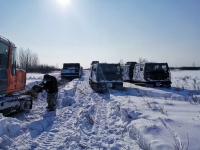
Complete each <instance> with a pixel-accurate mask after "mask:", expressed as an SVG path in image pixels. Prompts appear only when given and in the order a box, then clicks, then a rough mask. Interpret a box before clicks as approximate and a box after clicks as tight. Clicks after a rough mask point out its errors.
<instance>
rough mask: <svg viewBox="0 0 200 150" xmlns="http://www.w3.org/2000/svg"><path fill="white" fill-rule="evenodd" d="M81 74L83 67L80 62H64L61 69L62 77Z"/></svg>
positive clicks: (73, 76)
mask: <svg viewBox="0 0 200 150" xmlns="http://www.w3.org/2000/svg"><path fill="white" fill-rule="evenodd" d="M82 74H83V68H82V67H81V66H80V63H64V64H63V68H62V70H61V78H62V79H74V78H80V77H81V76H82Z"/></svg>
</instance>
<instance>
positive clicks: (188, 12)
mask: <svg viewBox="0 0 200 150" xmlns="http://www.w3.org/2000/svg"><path fill="white" fill-rule="evenodd" d="M68 1H69V3H68V4H67V5H65V6H64V5H60V3H59V2H58V0H0V10H1V13H0V35H1V36H4V37H6V38H8V39H10V40H11V41H13V42H14V43H15V45H16V46H17V47H18V48H20V47H23V48H25V49H27V48H29V49H30V50H31V51H32V52H34V53H37V54H38V56H39V59H40V63H42V64H49V65H55V66H56V65H57V66H58V67H60V68H61V67H62V64H63V63H65V62H66V63H68V62H80V63H81V65H82V66H83V67H84V68H87V67H89V65H90V63H91V61H93V60H99V61H100V62H108V63H118V62H119V61H120V60H123V61H124V62H127V61H138V60H139V58H144V59H147V60H148V61H153V62H168V64H169V66H192V65H193V63H194V64H195V65H196V66H200V1H199V0H165V1H163V0H151V1H150V0H68Z"/></svg>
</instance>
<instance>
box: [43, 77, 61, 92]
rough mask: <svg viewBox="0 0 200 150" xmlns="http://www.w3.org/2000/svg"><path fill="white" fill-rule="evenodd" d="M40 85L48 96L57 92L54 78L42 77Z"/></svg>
mask: <svg viewBox="0 0 200 150" xmlns="http://www.w3.org/2000/svg"><path fill="white" fill-rule="evenodd" d="M45 81H46V83H45ZM41 85H42V86H43V89H44V90H46V91H47V93H49V94H52V93H57V92H58V84H57V79H56V78H55V77H54V76H50V75H44V79H43V82H42V83H41Z"/></svg>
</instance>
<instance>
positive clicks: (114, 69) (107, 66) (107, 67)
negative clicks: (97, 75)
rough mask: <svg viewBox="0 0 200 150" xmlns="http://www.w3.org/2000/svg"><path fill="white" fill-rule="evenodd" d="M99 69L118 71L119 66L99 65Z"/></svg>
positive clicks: (106, 71)
mask: <svg viewBox="0 0 200 150" xmlns="http://www.w3.org/2000/svg"><path fill="white" fill-rule="evenodd" d="M100 71H101V72H103V73H120V66H117V65H109V64H105V65H100Z"/></svg>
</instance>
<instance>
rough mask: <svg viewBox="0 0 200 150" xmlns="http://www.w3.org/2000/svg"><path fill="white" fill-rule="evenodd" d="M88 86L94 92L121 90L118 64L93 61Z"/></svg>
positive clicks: (120, 75)
mask: <svg viewBox="0 0 200 150" xmlns="http://www.w3.org/2000/svg"><path fill="white" fill-rule="evenodd" d="M89 84H90V86H91V87H92V89H94V91H96V92H100V93H103V92H106V91H108V89H109V88H114V89H120V90H122V89H123V80H122V72H121V68H120V64H108V63H99V62H98V61H94V62H92V63H91V67H90V77H89Z"/></svg>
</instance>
